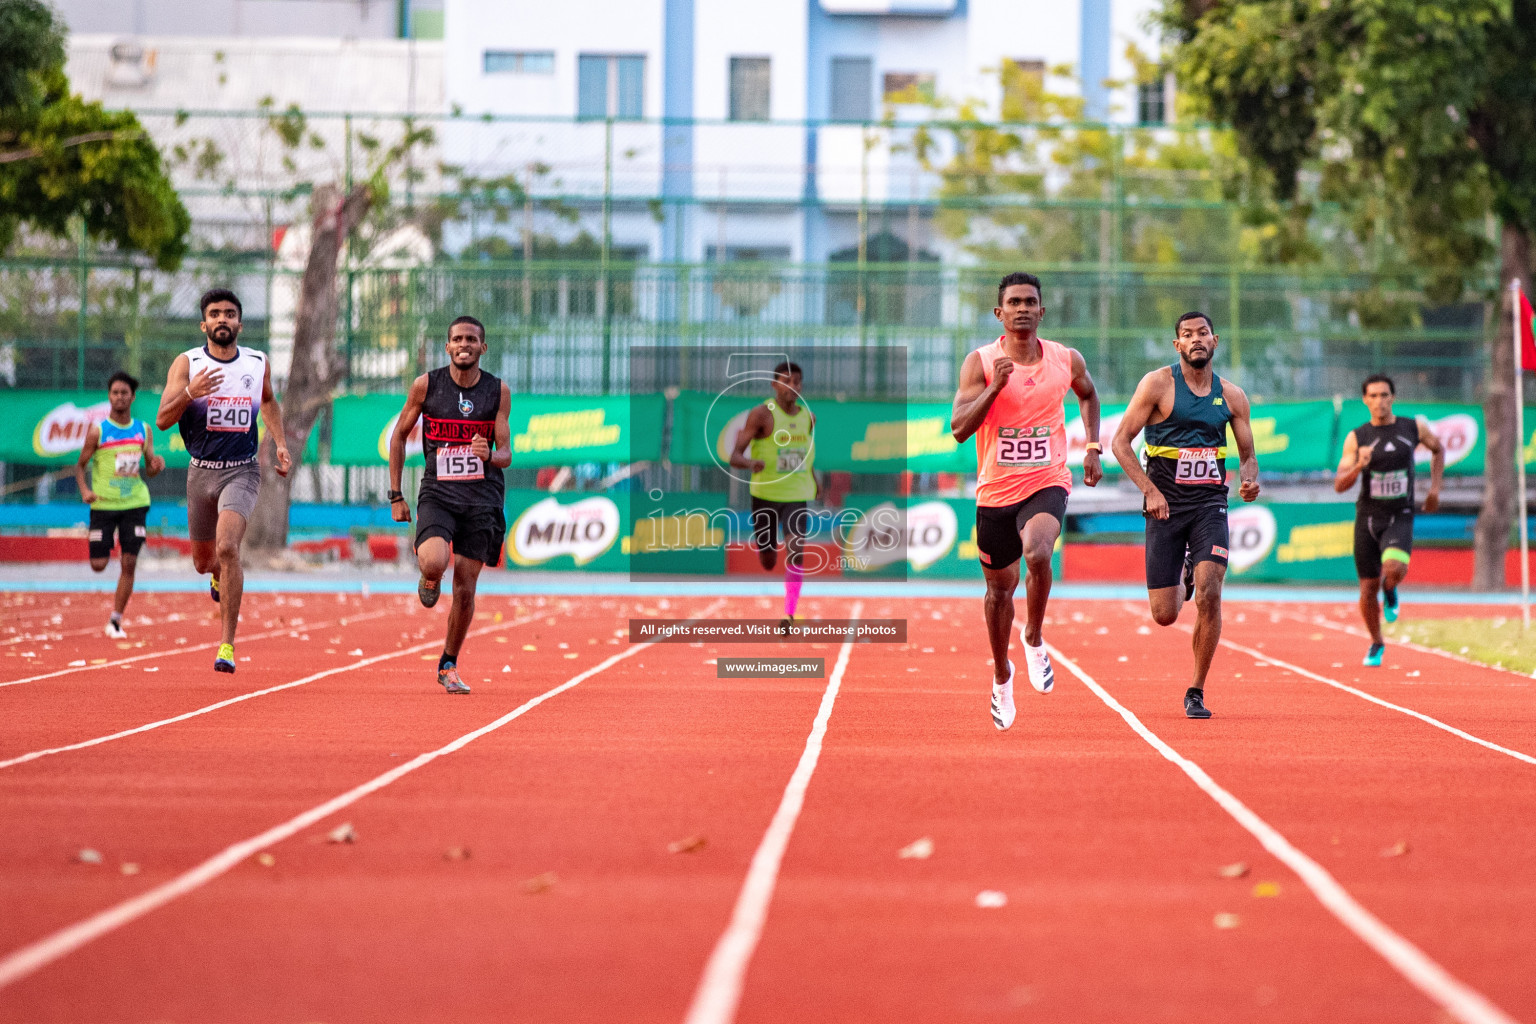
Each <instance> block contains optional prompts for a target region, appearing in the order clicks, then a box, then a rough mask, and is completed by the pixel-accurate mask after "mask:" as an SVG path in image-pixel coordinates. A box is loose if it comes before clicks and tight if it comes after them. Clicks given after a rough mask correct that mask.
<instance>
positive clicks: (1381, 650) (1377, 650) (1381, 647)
mask: <svg viewBox="0 0 1536 1024" xmlns="http://www.w3.org/2000/svg"><path fill="white" fill-rule="evenodd" d="M1386 653H1387V645H1386V644H1371V649H1370V650H1369V651H1367V652H1366V655H1365V661H1364V662H1362V664H1363V665H1365V667H1366V668H1381V656H1382V655H1383V654H1386Z"/></svg>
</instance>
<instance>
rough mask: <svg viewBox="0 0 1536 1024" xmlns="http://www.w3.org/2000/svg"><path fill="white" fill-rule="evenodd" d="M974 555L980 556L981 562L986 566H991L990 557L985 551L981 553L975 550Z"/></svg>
mask: <svg viewBox="0 0 1536 1024" xmlns="http://www.w3.org/2000/svg"><path fill="white" fill-rule="evenodd" d="M976 553H977V554H978V555H980V556H981V560H982V561H983V562H985V563H987V564H988V565H991V564H992V556H991V555H989V554H987V553H986V552H985V551H981V550H977V552H976Z"/></svg>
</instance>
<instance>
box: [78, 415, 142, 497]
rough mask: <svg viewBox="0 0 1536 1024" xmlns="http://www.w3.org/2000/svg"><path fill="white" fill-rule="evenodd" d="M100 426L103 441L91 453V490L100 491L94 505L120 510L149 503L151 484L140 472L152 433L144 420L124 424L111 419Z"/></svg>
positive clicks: (103, 421) (97, 492)
mask: <svg viewBox="0 0 1536 1024" xmlns="http://www.w3.org/2000/svg"><path fill="white" fill-rule="evenodd" d="M97 426H99V427H100V428H101V442H100V443H99V444H98V445H97V446H96V454H95V455H92V456H91V490H93V491H95V492H96V500H95V501H93V502H91V508H94V509H100V510H102V511H103V512H118V511H121V510H122V509H125V508H142V507H144V506H145V505H148V504H149V486H148V485H147V484H145V483H144V478H143V477H142V476H140V475H139V471H140V470H141V469H143V467H144V438H145V435H146V434H148V428H146V427H145V426H144V421H143V420H130V421H129V422H128V425H127V426H124V425H123V424H121V423H113V422H112V420H111V419H110V418H108V419H104V420H102V421H101V422H100V423H99V424H97Z"/></svg>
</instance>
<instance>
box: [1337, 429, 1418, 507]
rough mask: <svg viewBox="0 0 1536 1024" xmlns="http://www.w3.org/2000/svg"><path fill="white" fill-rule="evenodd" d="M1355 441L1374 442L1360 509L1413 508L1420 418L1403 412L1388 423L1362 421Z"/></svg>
mask: <svg viewBox="0 0 1536 1024" xmlns="http://www.w3.org/2000/svg"><path fill="white" fill-rule="evenodd" d="M1353 433H1354V435H1355V443H1356V444H1360V445H1368V444H1374V445H1375V446H1376V448H1375V450H1373V451H1372V452H1371V464H1370V465H1369V466H1366V467H1365V469H1363V470H1361V471H1360V496H1359V497H1358V498H1356V499H1355V506H1356V508H1357V509H1358V511H1360V512H1363V513H1366V514H1370V513H1374V512H1412V511H1413V452H1414V449H1416V448H1418V446H1419V421H1418V420H1415V419H1411V418H1408V417H1403V416H1399V417H1397V419H1396V420H1395V421H1394V422H1392V423H1388V424H1387V425H1386V426H1384V427H1378V426H1375V425H1373V424H1370V423H1365V424H1362V425H1360V426H1358V427H1356V428H1355V429H1354V431H1353Z"/></svg>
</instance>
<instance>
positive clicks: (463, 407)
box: [459, 391, 475, 416]
mask: <svg viewBox="0 0 1536 1024" xmlns="http://www.w3.org/2000/svg"><path fill="white" fill-rule="evenodd" d="M474 411H475V403H474V402H471V401H470V400H469V399H467V398H465V397H464V392H462V391H460V392H459V412H461V413H463V414H464V415H465V416H468V415H469V414H470V413H472V412H474Z"/></svg>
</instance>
